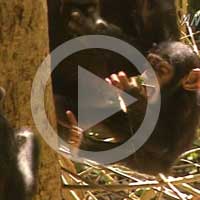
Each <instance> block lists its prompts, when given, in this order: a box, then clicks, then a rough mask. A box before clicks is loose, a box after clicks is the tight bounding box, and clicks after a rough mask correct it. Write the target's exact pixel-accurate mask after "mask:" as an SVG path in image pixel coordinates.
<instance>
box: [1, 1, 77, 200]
mask: <svg viewBox="0 0 200 200" xmlns="http://www.w3.org/2000/svg"><path fill="white" fill-rule="evenodd" d="M48 53H49V39H48V23H47V5H46V1H43V0H1V1H0V86H3V87H4V88H5V89H6V91H7V96H6V100H5V103H4V106H3V108H4V111H5V113H6V116H7V118H8V120H9V121H10V123H11V124H12V125H13V127H14V128H17V129H19V128H22V127H28V128H30V129H31V130H32V131H33V132H34V133H36V134H37V135H38V137H40V136H39V134H38V132H37V130H36V128H35V126H34V122H33V120H32V116H31V107H30V93H31V92H30V91H31V86H32V80H33V78H34V75H35V73H36V71H37V68H38V66H39V65H40V64H41V62H42V60H43V59H44V57H45V56H46V55H47V54H48ZM45 98H46V100H47V99H48V101H46V102H47V103H46V113H47V116H48V118H49V120H50V122H51V124H52V125H53V126H54V127H56V117H55V112H54V105H53V98H52V89H51V84H50V83H49V84H48V86H47V89H46V95H45ZM40 142H41V158H40V160H41V162H40V170H39V180H38V183H39V184H38V193H37V195H36V198H35V199H37V200H50V199H51V200H61V199H62V192H61V191H62V185H61V179H60V174H61V170H60V166H59V164H58V155H57V154H56V153H55V152H54V151H53V150H51V149H50V147H49V146H48V145H47V144H46V143H45V142H44V141H43V140H42V139H41V137H40ZM69 163H70V165H71V166H70V167H71V170H73V171H74V168H73V165H72V163H71V162H70V161H69ZM69 196H70V195H69ZM66 197H67V195H66ZM67 199H71V198H70V197H69V198H67Z"/></svg>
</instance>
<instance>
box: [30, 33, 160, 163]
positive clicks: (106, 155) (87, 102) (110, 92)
mask: <svg viewBox="0 0 200 200" xmlns="http://www.w3.org/2000/svg"><path fill="white" fill-rule="evenodd" d="M86 49H107V50H109V51H113V52H115V53H118V54H119V55H121V56H123V57H124V58H126V59H128V60H129V61H130V62H131V63H132V64H133V65H134V66H136V67H137V69H138V71H139V72H140V73H141V74H142V73H143V72H144V70H146V69H147V68H148V72H149V73H150V74H152V76H151V77H150V79H151V80H144V83H154V84H155V88H156V90H157V91H156V92H157V94H158V96H157V101H156V103H152V101H151V100H150V99H147V100H148V102H147V107H146V113H145V116H144V120H143V122H142V124H141V126H140V127H139V129H138V130H137V131H136V132H135V134H134V135H133V136H132V137H131V138H130V139H129V140H127V141H126V142H125V143H123V144H122V145H120V146H117V147H115V148H113V149H110V150H107V151H101V152H94V151H84V150H79V155H80V156H81V157H82V158H88V159H90V160H95V161H97V162H99V163H103V164H110V163H114V162H118V161H119V160H123V159H124V158H126V157H128V156H130V155H132V154H134V153H135V152H136V151H137V150H138V149H139V148H140V147H142V145H143V144H144V143H145V142H146V141H147V140H148V138H149V137H150V136H151V134H152V133H153V130H154V128H155V126H156V124H157V121H158V118H159V114H160V105H161V101H160V87H159V84H158V80H157V78H156V75H155V72H154V70H153V68H152V67H151V65H150V63H148V61H147V60H146V58H145V57H144V56H143V55H142V54H141V53H140V52H139V51H138V50H137V49H136V48H134V47H133V46H131V45H130V44H128V43H126V42H124V41H122V40H120V39H117V38H113V37H110V36H104V35H88V36H82V37H78V38H75V39H72V40H69V41H67V42H65V43H63V44H62V45H60V46H59V47H57V48H56V49H55V50H54V51H53V52H51V54H50V55H48V56H47V57H46V58H45V59H44V61H43V63H42V64H41V65H40V66H39V68H38V71H37V73H36V75H35V77H34V80H33V85H32V90H31V110H32V117H33V120H34V122H35V125H36V127H37V129H38V131H39V133H40V134H41V136H42V137H43V139H44V140H45V141H46V143H47V144H48V145H49V146H50V147H51V148H53V149H54V150H55V151H57V152H58V153H61V152H60V151H59V145H58V143H57V141H58V135H57V132H56V131H55V130H54V128H53V127H52V126H51V123H50V122H49V120H48V117H47V114H46V112H45V106H44V105H45V103H44V102H45V101H44V96H45V88H46V85H47V83H48V81H49V77H50V75H51V71H50V68H51V69H52V70H54V69H55V68H56V67H57V66H58V65H59V63H60V62H62V61H63V60H64V59H65V58H67V57H69V56H71V55H72V54H74V53H77V52H80V51H83V50H86ZM51 61H52V62H51ZM145 65H146V66H148V67H145ZM68 76H70V75H69V74H66V78H67V77H68ZM148 78H149V76H148ZM144 79H145V77H144ZM78 85H79V88H78V89H79V91H78V95H79V103H78V104H79V105H78V106H79V107H78V114H79V117H78V121H79V126H80V128H84V129H87V128H88V127H91V126H94V125H95V124H96V123H99V122H100V121H102V120H103V119H105V118H107V117H109V116H111V115H113V114H115V113H116V112H118V111H120V110H121V106H120V104H119V94H120V95H121V97H122V98H121V99H124V103H125V104H126V106H128V105H130V104H132V103H134V102H135V101H136V99H134V98H133V97H131V96H129V95H128V94H126V93H123V92H122V91H116V88H114V87H112V86H109V85H108V84H106V82H104V80H102V79H100V78H99V77H97V76H95V75H94V74H91V73H90V72H88V71H86V70H84V69H83V68H81V67H79V83H78ZM146 89H147V96H150V95H149V94H151V92H152V90H151V91H149V89H148V87H147V88H146ZM101 90H102V91H101ZM100 91H101V92H100ZM101 103H102V104H101ZM95 104H96V105H98V107H99V110H98V107H95ZM106 106H107V108H108V109H102V108H106ZM88 107H89V108H88ZM52 110H53V109H52ZM100 110H101V111H100ZM94 111H95V112H94ZM133 121H134V120H133ZM81 126H82V127H81ZM60 139H61V138H60ZM62 143H65V141H62ZM65 148H66V149H67V148H68V149H69V145H68V144H67V143H65ZM65 156H67V155H65Z"/></svg>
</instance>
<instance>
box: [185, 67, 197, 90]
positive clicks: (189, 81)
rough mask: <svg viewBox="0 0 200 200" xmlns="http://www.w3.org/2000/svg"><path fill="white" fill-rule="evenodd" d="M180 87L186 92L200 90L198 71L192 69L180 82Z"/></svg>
mask: <svg viewBox="0 0 200 200" xmlns="http://www.w3.org/2000/svg"><path fill="white" fill-rule="evenodd" d="M182 86H183V88H184V89H185V90H187V91H197V90H200V69H199V68H197V69H193V70H192V71H191V72H190V73H189V74H188V75H187V76H186V77H185V78H184V79H183V81H182Z"/></svg>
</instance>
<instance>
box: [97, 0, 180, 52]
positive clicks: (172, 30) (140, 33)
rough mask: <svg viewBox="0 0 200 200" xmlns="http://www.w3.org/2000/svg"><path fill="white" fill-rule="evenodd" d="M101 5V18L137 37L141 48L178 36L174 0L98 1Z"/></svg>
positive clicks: (146, 48)
mask: <svg viewBox="0 0 200 200" xmlns="http://www.w3.org/2000/svg"><path fill="white" fill-rule="evenodd" d="M100 7H101V15H102V17H103V18H104V19H105V20H107V21H108V22H109V23H112V24H115V25H117V26H119V27H120V28H121V29H122V30H123V31H124V32H125V33H126V34H128V35H131V36H132V37H135V38H137V41H138V42H139V43H140V44H141V47H142V48H143V50H144V51H146V50H149V49H150V48H151V47H152V44H153V43H160V42H163V41H166V40H179V38H180V31H179V28H178V24H177V21H178V20H177V14H176V6H175V0H169V1H162V0H151V1H149V0H125V1H123V2H122V0H100Z"/></svg>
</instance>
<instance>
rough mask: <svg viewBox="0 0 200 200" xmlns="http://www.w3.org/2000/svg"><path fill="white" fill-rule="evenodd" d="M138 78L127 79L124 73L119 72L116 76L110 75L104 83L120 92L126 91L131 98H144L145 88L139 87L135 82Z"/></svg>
mask: <svg viewBox="0 0 200 200" xmlns="http://www.w3.org/2000/svg"><path fill="white" fill-rule="evenodd" d="M137 78H138V77H130V78H128V77H127V75H126V73H125V72H123V71H121V72H119V73H118V74H112V75H111V76H110V77H109V78H106V79H105V80H106V82H107V83H109V84H111V85H113V86H115V87H117V88H119V89H120V90H123V91H126V92H128V93H130V94H132V95H133V96H143V97H145V96H146V91H145V87H143V86H142V85H140V84H139V83H138V81H137Z"/></svg>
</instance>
